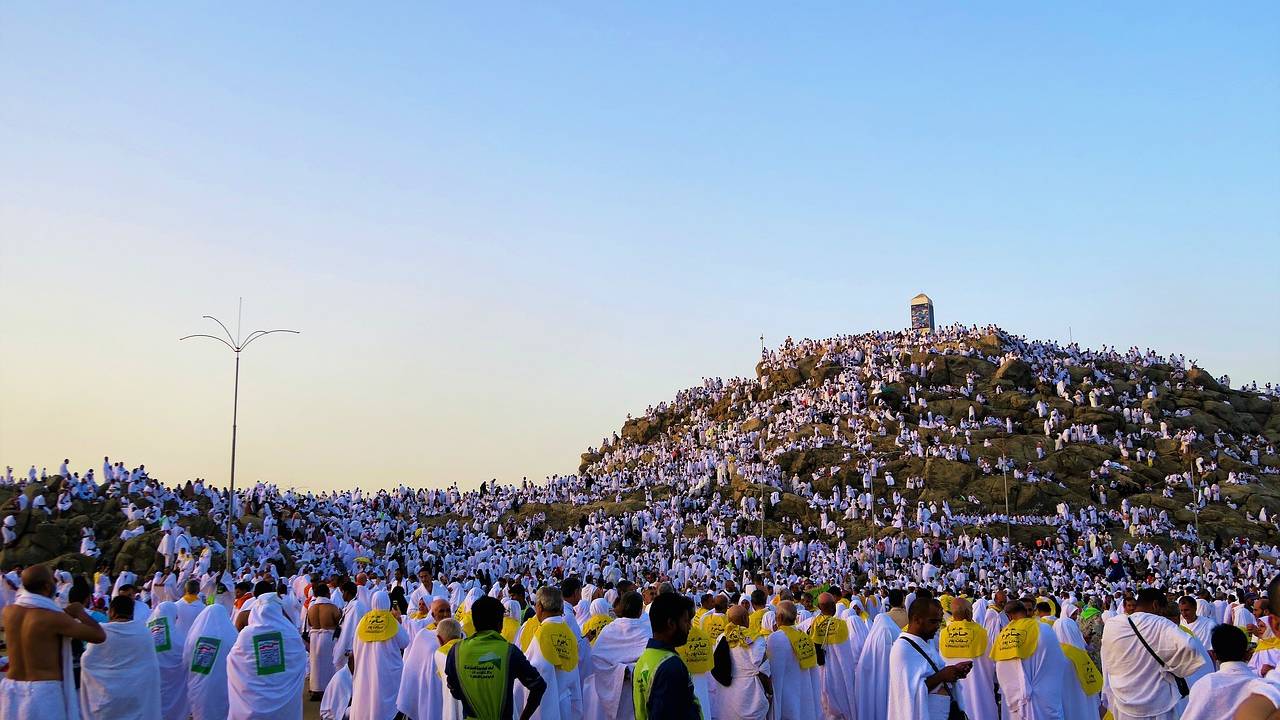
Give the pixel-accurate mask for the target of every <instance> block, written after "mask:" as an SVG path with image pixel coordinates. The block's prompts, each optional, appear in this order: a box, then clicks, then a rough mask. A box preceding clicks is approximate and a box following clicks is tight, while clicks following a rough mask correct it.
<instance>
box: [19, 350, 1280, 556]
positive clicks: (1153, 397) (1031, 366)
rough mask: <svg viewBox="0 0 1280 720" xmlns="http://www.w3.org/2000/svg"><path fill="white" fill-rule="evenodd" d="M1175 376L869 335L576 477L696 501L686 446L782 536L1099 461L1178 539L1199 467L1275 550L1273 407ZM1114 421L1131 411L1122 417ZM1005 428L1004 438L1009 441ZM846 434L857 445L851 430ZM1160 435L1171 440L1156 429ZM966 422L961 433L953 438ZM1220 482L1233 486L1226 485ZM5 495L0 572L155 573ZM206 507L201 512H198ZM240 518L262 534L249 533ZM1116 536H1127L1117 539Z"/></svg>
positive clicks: (1045, 500)
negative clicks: (857, 501)
mask: <svg viewBox="0 0 1280 720" xmlns="http://www.w3.org/2000/svg"><path fill="white" fill-rule="evenodd" d="M1181 365H1182V363H1181V362H1174V361H1169V360H1165V359H1154V358H1152V357H1143V356H1141V355H1139V354H1135V353H1127V354H1125V355H1120V354H1118V353H1113V352H1107V353H1093V352H1090V351H1082V350H1080V349H1079V348H1075V347H1074V346H1073V347H1068V348H1061V347H1058V346H1056V345H1054V344H1052V343H1038V342H1029V341H1026V340H1025V339H1022V338H1017V337H1014V336H1011V335H1009V334H1007V333H1005V332H1003V331H1001V330H999V329H997V328H986V329H981V330H979V329H976V328H973V329H963V330H962V329H948V330H946V331H944V332H940V333H938V334H936V335H933V336H924V337H921V336H914V335H910V334H907V333H875V334H867V335H861V336H845V337H842V338H837V339H831V340H826V341H802V342H799V343H791V342H790V341H789V342H788V344H787V345H784V347H783V348H780V349H778V350H777V351H775V352H773V353H771V354H770V356H769V357H768V358H766V359H765V360H764V361H762V362H761V363H760V365H759V366H758V367H757V376H756V377H755V378H745V379H744V378H738V379H733V380H729V381H726V382H723V383H720V382H713V383H708V384H707V385H705V386H704V387H702V388H691V389H689V390H686V391H683V392H681V393H679V394H678V395H677V396H676V398H675V399H673V400H671V401H668V402H665V403H661V404H659V405H658V406H656V407H654V408H651V409H650V411H649V412H647V413H646V414H645V415H644V416H642V417H636V418H630V419H628V420H627V421H626V422H625V423H624V424H623V426H622V428H621V429H620V431H619V432H618V433H616V434H615V435H614V438H613V439H612V440H610V441H609V442H608V443H607V444H606V445H605V446H604V447H601V448H591V449H589V450H588V452H587V453H584V454H583V456H582V464H581V466H580V468H579V474H582V475H589V476H592V477H609V476H611V475H612V476H620V477H626V478H632V479H634V478H638V477H649V478H653V477H657V476H658V474H659V473H660V472H661V471H663V470H664V469H666V470H668V472H667V473H666V477H667V478H668V481H667V482H665V483H659V484H658V486H657V487H655V488H652V492H653V496H654V497H655V498H662V497H667V496H669V495H671V494H672V493H684V492H690V491H691V490H692V488H693V487H694V486H695V485H696V484H697V481H698V480H699V478H694V477H683V478H676V479H672V478H671V473H670V472H669V470H670V468H671V467H672V464H671V460H672V457H674V456H678V455H680V453H682V452H684V453H687V452H688V451H689V450H690V449H696V450H698V451H702V452H710V453H714V454H715V455H716V457H717V458H718V460H717V461H718V462H719V463H722V464H723V466H724V469H725V477H726V480H727V482H728V483H729V487H725V488H721V490H722V491H724V492H732V494H733V496H734V497H735V498H741V497H743V496H752V497H761V496H762V495H768V494H770V493H772V492H774V491H777V492H779V493H780V495H781V502H780V503H779V505H778V506H776V507H774V508H771V509H770V511H769V513H768V515H767V527H766V532H767V533H768V534H770V535H776V534H779V533H789V532H790V528H791V524H792V521H793V520H795V519H800V520H802V521H804V522H805V523H807V524H810V525H813V524H816V521H817V517H818V511H817V510H815V509H814V508H813V507H811V505H810V503H809V502H808V498H806V497H804V496H802V495H800V494H796V493H795V492H792V490H794V489H795V488H794V486H793V485H792V484H791V483H789V482H784V481H783V480H782V478H792V477H797V478H800V479H802V480H806V481H810V482H812V487H813V490H814V491H816V492H818V493H821V494H823V495H829V494H830V491H831V489H832V488H833V487H835V486H837V485H839V486H846V485H849V486H853V487H854V488H855V489H860V488H861V487H862V477H863V470H864V469H865V468H866V467H867V463H868V461H869V460H870V459H872V458H874V459H875V460H876V461H877V462H878V463H880V465H881V467H880V471H879V472H878V473H877V475H876V477H877V479H876V481H875V483H876V492H877V495H878V496H884V495H887V494H888V492H887V489H886V488H885V487H884V486H883V480H882V478H883V477H884V474H885V472H888V473H891V474H892V475H893V476H894V477H895V478H896V479H897V487H896V489H897V490H898V491H900V492H901V493H902V495H903V496H904V497H905V498H906V500H907V502H908V507H914V506H915V502H916V501H917V500H922V501H925V502H926V503H928V502H930V501H933V502H936V503H941V502H942V501H944V500H945V501H947V502H949V503H950V505H951V507H952V509H953V510H954V511H955V512H957V513H969V512H979V513H980V512H990V511H992V510H994V509H1002V508H1003V507H1004V501H1005V496H1004V480H1003V478H1002V476H1001V474H1000V473H999V472H992V471H990V470H989V469H986V470H984V468H983V467H982V465H981V463H983V462H986V463H987V464H988V465H992V464H994V463H995V462H996V461H997V460H998V459H999V458H1000V457H1002V456H1004V457H1007V458H1009V459H1010V460H1012V461H1013V463H1014V464H1015V465H1016V466H1017V467H1018V468H1019V470H1020V471H1021V472H1024V473H1026V472H1034V473H1036V474H1037V475H1040V476H1042V477H1044V478H1046V480H1044V481H1041V482H1037V483H1026V482H1016V481H1015V480H1014V479H1013V476H1012V475H1010V478H1009V490H1010V491H1009V503H1010V505H1011V507H1012V509H1013V511H1014V512H1015V513H1047V514H1052V513H1053V511H1054V510H1053V509H1054V507H1055V505H1056V504H1057V503H1059V502H1061V501H1063V500H1065V501H1067V502H1068V503H1070V504H1071V505H1072V507H1079V506H1082V505H1087V504H1090V503H1092V502H1093V500H1092V499H1091V497H1090V485H1091V483H1092V482H1095V481H1093V480H1091V478H1090V473H1091V472H1096V471H1097V470H1098V469H1099V468H1100V467H1101V466H1102V465H1103V464H1104V463H1106V462H1108V461H1110V462H1112V463H1117V465H1116V466H1114V467H1113V472H1112V477H1111V480H1113V481H1114V482H1115V488H1114V490H1113V491H1112V497H1111V498H1110V499H1109V500H1110V502H1109V506H1110V507H1113V508H1114V507H1116V506H1117V505H1118V503H1119V501H1120V499H1121V498H1127V499H1128V501H1129V503H1131V504H1134V505H1138V506H1151V507H1154V508H1158V509H1163V510H1165V511H1167V512H1168V513H1169V515H1170V519H1171V520H1172V521H1173V522H1175V523H1176V524H1177V525H1178V526H1185V525H1187V524H1189V523H1193V522H1194V521H1195V519H1196V518H1195V514H1194V513H1193V512H1192V511H1191V510H1189V509H1188V505H1189V504H1190V503H1191V502H1192V499H1191V493H1190V491H1189V490H1187V488H1186V487H1185V486H1180V485H1176V484H1175V487H1176V489H1175V491H1174V493H1173V497H1165V496H1164V494H1163V491H1164V490H1165V487H1166V478H1167V477H1168V476H1170V475H1173V474H1176V473H1183V472H1188V471H1190V470H1191V469H1192V468H1193V467H1194V466H1195V459H1196V458H1201V461H1202V462H1204V461H1208V463H1209V465H1208V466H1209V467H1211V468H1212V469H1211V470H1210V471H1208V472H1204V473H1197V475H1196V477H1197V479H1201V480H1203V481H1204V482H1210V483H1211V482H1217V483H1218V485H1219V487H1220V488H1221V493H1222V496H1223V498H1224V500H1229V501H1230V502H1231V503H1232V504H1234V505H1236V508H1235V509H1232V508H1231V507H1229V506H1228V505H1227V504H1225V503H1213V504H1210V505H1208V506H1207V507H1206V508H1204V509H1203V510H1202V511H1201V512H1200V513H1199V521H1200V525H1201V527H1202V529H1203V530H1202V537H1205V538H1206V539H1208V538H1211V537H1212V536H1213V535H1214V534H1217V535H1220V536H1222V537H1229V536H1238V535H1247V536H1252V537H1269V538H1271V539H1275V537H1276V535H1277V533H1276V530H1275V526H1274V525H1273V524H1261V523H1257V522H1253V521H1251V520H1250V518H1257V516H1258V514H1259V511H1260V510H1262V509H1264V508H1265V509H1266V511H1267V513H1268V514H1275V513H1277V512H1280V474H1273V473H1275V471H1277V470H1280V456H1277V455H1276V454H1275V452H1274V450H1273V448H1274V447H1275V446H1277V445H1280V399H1277V398H1276V397H1273V396H1269V395H1266V394H1262V393H1257V392H1246V391H1242V390H1233V389H1231V388H1229V387H1226V386H1224V385H1223V384H1222V383H1221V382H1219V380H1217V379H1215V378H1214V377H1213V376H1212V375H1210V374H1209V373H1208V372H1206V371H1204V370H1202V369H1199V368H1195V367H1189V368H1186V369H1184V368H1183V367H1181ZM886 379H887V380H888V381H886ZM1058 381H1062V382H1063V383H1065V386H1066V388H1067V392H1066V393H1065V394H1066V395H1067V396H1068V397H1063V394H1064V393H1061V392H1059V385H1058ZM851 388H853V389H854V391H855V392H860V393H865V394H864V396H863V398H862V401H861V402H859V403H856V405H857V407H856V408H854V409H851V410H848V411H843V412H841V411H839V410H835V411H833V410H832V409H831V407H832V402H831V399H832V398H838V397H839V395H840V393H842V392H850V389H851ZM1077 391H1079V392H1081V393H1082V394H1087V393H1089V392H1090V391H1093V392H1096V393H1097V394H1098V396H1099V398H1100V401H1099V402H1098V403H1097V404H1098V405H1099V407H1093V406H1092V405H1093V404H1094V403H1091V402H1088V401H1085V402H1079V401H1078V400H1073V399H1069V398H1070V397H1071V396H1072V394H1073V393H1075V392H1077ZM913 396H914V398H915V400H914V401H913V400H912V397H913ZM979 399H980V400H981V401H980V400H979ZM1039 404H1043V406H1044V407H1045V408H1047V409H1048V411H1050V412H1053V411H1056V413H1057V415H1058V416H1060V418H1061V421H1060V423H1059V425H1058V426H1057V428H1055V430H1054V432H1055V433H1056V432H1057V431H1058V430H1059V429H1060V428H1061V427H1065V426H1070V425H1072V424H1080V425H1082V426H1086V427H1088V428H1094V427H1096V428H1097V432H1099V433H1101V434H1102V435H1103V436H1104V437H1105V438H1107V439H1108V440H1109V442H1108V443H1106V444H1098V443H1096V442H1070V443H1067V444H1066V445H1065V446H1064V447H1063V448H1062V449H1059V450H1055V449H1054V442H1053V439H1051V438H1048V437H1046V434H1045V431H1044V424H1045V418H1042V417H1041V415H1040V413H1039V412H1038V409H1037V406H1038V405H1039ZM845 405H846V406H848V407H851V408H853V407H854V406H853V405H851V404H848V403H846V404H845ZM970 408H972V409H973V412H974V420H973V421H972V423H970V421H969V418H970V415H969V413H970ZM1124 408H1129V409H1130V418H1129V419H1126V417H1125V415H1124V412H1123V409H1124ZM1134 412H1137V413H1149V414H1150V415H1151V417H1152V422H1150V423H1148V422H1146V421H1145V420H1146V418H1145V416H1144V417H1142V418H1135V417H1134V415H1133V413H1134ZM930 418H932V420H933V421H932V422H930ZM941 418H945V421H943V420H942V419H941ZM1006 419H1007V420H1008V421H1009V422H1010V423H1011V425H1012V428H1013V432H1012V433H1010V432H1008V431H1007V427H1008V426H1007V425H1006ZM850 420H852V421H853V424H854V425H856V426H857V429H858V430H857V431H852V430H850V429H849V428H850ZM1136 420H1140V421H1136ZM922 422H923V423H924V425H922ZM1161 422H1164V423H1165V424H1166V428H1167V434H1168V435H1169V437H1164V434H1165V433H1161V432H1159V431H1158V426H1159V423H1161ZM837 424H838V428H837ZM964 424H969V425H970V427H967V428H961V427H960V426H962V425H964ZM882 428H883V433H881V429H882ZM1189 429H1194V430H1196V431H1198V432H1199V435H1198V436H1197V437H1196V438H1195V439H1194V440H1191V441H1188V442H1184V439H1185V438H1183V439H1180V438H1178V437H1175V435H1177V434H1178V432H1179V431H1186V430H1189ZM904 430H905V431H906V432H907V433H916V434H917V435H918V437H919V439H920V441H921V443H922V444H924V445H925V446H926V447H927V446H929V445H932V444H934V443H935V438H936V443H937V444H938V445H939V446H945V445H951V446H953V447H957V446H961V445H962V446H963V447H964V449H965V450H966V451H967V452H968V453H969V455H970V459H969V460H968V461H960V460H951V459H946V458H945V457H941V456H926V457H919V456H917V455H916V454H913V453H911V452H908V451H907V450H908V449H909V447H907V448H904V446H902V445H900V444H899V443H898V441H897V438H898V437H899V436H900V435H902V434H903V433H904ZM1117 431H1119V432H1120V433H1121V434H1122V435H1124V436H1126V437H1130V438H1133V439H1134V440H1135V447H1134V449H1136V448H1143V450H1144V452H1147V451H1154V452H1155V456H1154V459H1152V460H1150V462H1145V461H1144V462H1138V461H1135V460H1133V459H1132V458H1131V459H1125V458H1124V457H1123V454H1124V451H1125V450H1123V449H1122V447H1121V444H1123V443H1117V442H1115V441H1114V438H1115V435H1116V433H1117ZM815 439H816V440H815ZM813 445H821V446H817V447H815V446H813ZM1038 445H1042V446H1044V449H1045V451H1046V452H1045V456H1044V458H1043V459H1041V458H1039V457H1038V456H1037V446H1038ZM761 447H762V448H763V453H761V451H760V448H761ZM1255 451H1256V452H1257V455H1258V457H1257V461H1256V463H1255V462H1254V461H1253V459H1252V453H1253V452H1255ZM748 465H750V466H751V470H750V471H749V472H748V471H747V467H748ZM762 468H763V469H762ZM714 474H715V473H714V471H708V472H707V475H708V476H712V475H714ZM909 477H916V478H922V479H923V487H922V489H918V490H917V489H907V488H906V487H905V485H906V482H905V481H906V479H907V478H909ZM1232 477H1235V478H1236V479H1238V480H1241V481H1243V482H1241V483H1239V484H1233V483H1230V482H1228V479H1229V478H1232ZM424 482H429V480H427V479H424ZM624 484H626V483H624ZM60 485H61V480H60V479H59V478H56V477H55V478H52V479H50V480H49V481H47V482H42V483H35V484H31V485H28V486H27V487H25V488H23V489H22V490H21V492H24V493H26V494H27V495H28V497H34V495H35V494H36V493H43V494H44V495H45V499H46V501H47V503H48V505H49V507H54V505H55V503H56V499H57V495H58V491H59V489H60ZM704 487H705V484H704ZM17 492H18V489H17V488H14V487H0V507H4V508H6V510H5V512H4V514H6V515H14V517H15V522H16V529H17V531H18V532H19V535H20V538H19V540H18V541H17V542H16V543H15V544H14V545H13V546H12V547H7V548H5V549H4V550H3V551H0V566H3V567H4V568H8V567H10V566H12V565H14V564H23V565H26V564H31V563H36V562H53V563H54V564H56V565H57V566H58V567H61V568H75V569H79V570H82V571H91V570H92V569H94V567H95V562H94V561H93V560H91V559H90V558H86V557H84V556H82V555H80V554H79V553H78V552H77V550H78V548H79V534H80V529H81V528H83V527H85V526H92V527H93V528H94V530H95V532H96V535H97V537H98V539H99V546H100V547H101V549H102V551H103V558H106V559H107V560H106V564H107V565H108V566H109V567H110V568H112V569H113V570H114V571H119V570H123V569H131V570H134V571H137V572H141V573H146V572H151V571H154V570H155V569H157V568H156V557H155V547H156V545H157V543H158V541H159V530H157V529H152V530H149V531H148V532H146V533H145V534H143V535H141V536H139V537H136V538H133V539H131V540H129V541H123V542H122V541H121V540H120V539H119V536H120V532H121V530H122V529H124V527H125V524H126V523H125V518H124V515H123V514H122V513H121V511H120V501H119V500H118V499H107V500H105V501H102V502H95V503H84V502H79V501H78V502H76V503H75V505H74V506H73V508H72V510H71V511H70V512H69V513H67V514H66V516H65V517H62V518H54V519H45V518H44V517H43V513H40V512H37V513H35V514H33V513H31V512H30V511H24V512H20V513H19V512H16V503H14V502H13V499H14V496H15V494H16V493H17ZM621 494H622V496H623V497H622V498H621V501H619V498H618V497H617V495H615V494H613V493H608V494H606V493H601V494H600V497H599V498H597V500H598V501H597V502H594V503H592V504H590V505H576V506H573V505H556V504H538V503H529V504H527V505H525V506H524V507H523V508H522V509H521V510H520V514H521V515H522V516H533V515H535V514H538V515H543V514H545V515H546V522H547V523H548V524H549V525H552V526H564V525H567V524H569V523H573V522H577V521H578V520H579V519H580V518H581V517H582V516H583V515H585V514H587V513H589V512H592V511H594V510H600V509H602V510H604V511H606V512H609V513H623V512H631V511H635V510H638V509H639V508H641V507H643V505H644V501H643V494H642V493H640V492H639V491H635V490H631V491H628V492H623V493H621ZM135 501H136V502H138V503H140V504H144V503H146V502H147V501H146V500H144V499H139V498H135ZM200 502H201V503H202V509H204V510H206V511H207V510H208V508H207V507H205V506H204V504H207V502H208V501H207V500H205V499H202V500H201V501H200ZM444 519H445V518H443V517H442V518H438V520H441V521H443V520H444ZM244 521H245V522H256V518H245V520H244ZM180 522H181V523H182V524H183V525H186V526H187V527H188V528H189V529H190V530H191V532H192V534H195V535H200V536H210V535H213V534H216V533H217V532H218V529H217V528H215V527H214V525H213V522H212V521H211V520H210V519H209V518H208V517H207V515H199V516H194V517H188V518H183V519H182V520H181V521H180ZM840 524H841V527H842V529H843V530H844V532H846V533H847V534H849V535H850V536H853V537H863V536H866V535H868V534H874V533H880V534H884V533H889V532H893V529H892V528H876V527H873V526H872V525H870V524H869V523H867V522H865V521H842V522H841V523H840ZM1015 530H1016V531H1015V538H1017V539H1021V540H1027V539H1029V538H1030V537H1033V536H1035V535H1036V533H1038V532H1039V533H1042V532H1044V531H1045V530H1046V529H1045V528H1034V527H1033V528H1022V529H1015ZM694 531H696V529H694ZM1116 534H1120V535H1122V534H1123V532H1122V531H1121V530H1119V529H1117V533H1116Z"/></svg>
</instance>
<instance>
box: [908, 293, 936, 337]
mask: <svg viewBox="0 0 1280 720" xmlns="http://www.w3.org/2000/svg"><path fill="white" fill-rule="evenodd" d="M911 329H912V330H918V331H920V332H933V301H932V300H930V299H929V296H928V295H925V294H924V293H920V294H919V295H917V296H915V297H913V298H911Z"/></svg>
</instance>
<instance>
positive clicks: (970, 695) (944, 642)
mask: <svg viewBox="0 0 1280 720" xmlns="http://www.w3.org/2000/svg"><path fill="white" fill-rule="evenodd" d="M992 638H993V636H991V635H988V634H987V630H986V628H984V627H983V626H981V625H979V624H978V623H976V622H974V621H973V605H972V604H970V603H969V601H968V600H966V599H964V598H960V597H958V598H952V599H951V622H949V623H947V624H946V626H945V627H943V628H942V631H941V632H939V633H938V650H939V652H940V653H941V654H942V659H943V660H944V661H946V663H947V664H948V665H959V664H961V663H965V662H968V663H971V664H972V667H971V669H970V671H969V674H968V675H966V676H965V677H964V678H962V679H960V680H959V681H958V682H957V683H956V685H955V687H956V692H957V693H958V694H959V696H960V698H961V704H962V705H964V707H965V709H966V710H967V711H968V713H969V715H970V716H971V717H975V718H985V717H992V718H993V717H996V716H997V714H998V710H997V709H996V700H995V682H996V667H995V662H994V661H993V660H992V659H991V658H990V657H989V656H988V655H987V653H988V652H989V651H990V649H991V639H992Z"/></svg>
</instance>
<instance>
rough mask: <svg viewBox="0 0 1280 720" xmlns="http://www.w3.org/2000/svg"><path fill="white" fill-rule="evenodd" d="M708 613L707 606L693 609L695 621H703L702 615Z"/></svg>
mask: <svg viewBox="0 0 1280 720" xmlns="http://www.w3.org/2000/svg"><path fill="white" fill-rule="evenodd" d="M706 614H707V609H706V608H704V607H700V608H698V609H697V610H694V611H693V621H694V622H695V623H699V622H701V621H702V616H703V615H706Z"/></svg>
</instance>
